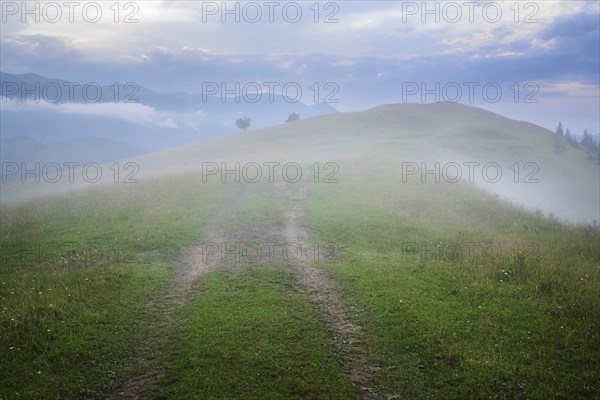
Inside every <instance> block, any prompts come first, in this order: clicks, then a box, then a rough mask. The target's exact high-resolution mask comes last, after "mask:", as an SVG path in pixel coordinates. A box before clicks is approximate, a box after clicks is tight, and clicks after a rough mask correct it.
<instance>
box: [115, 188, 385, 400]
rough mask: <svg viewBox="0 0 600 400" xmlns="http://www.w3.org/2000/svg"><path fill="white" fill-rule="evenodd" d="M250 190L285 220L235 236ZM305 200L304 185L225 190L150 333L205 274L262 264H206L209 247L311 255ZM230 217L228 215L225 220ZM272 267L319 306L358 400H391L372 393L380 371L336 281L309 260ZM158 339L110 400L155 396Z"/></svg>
mask: <svg viewBox="0 0 600 400" xmlns="http://www.w3.org/2000/svg"><path fill="white" fill-rule="evenodd" d="M254 190H265V193H268V194H270V195H272V196H277V197H280V198H281V199H282V200H283V203H284V208H283V211H282V212H283V215H280V216H278V217H279V222H278V223H274V224H264V225H261V226H260V227H257V226H242V227H238V228H237V229H235V230H232V227H231V226H229V224H228V223H227V221H229V222H232V218H231V217H232V215H234V214H232V213H235V212H236V210H237V209H238V208H239V206H240V205H241V204H243V201H244V198H245V197H246V196H247V195H248V193H249V192H252V191H254ZM305 195H306V184H305V183H303V182H298V183H285V182H277V183H271V184H267V185H260V186H259V185H245V184H239V185H233V187H228V188H227V189H226V193H225V196H224V201H225V202H224V203H223V204H221V206H220V207H219V208H218V209H217V210H215V212H214V213H213V214H212V216H211V218H210V222H209V225H208V226H209V228H208V229H207V231H206V232H205V234H204V235H203V236H202V240H201V241H200V242H199V243H198V244H197V245H196V246H193V247H191V248H190V249H188V250H187V251H186V252H185V253H184V254H183V255H182V256H181V257H180V258H179V259H178V260H177V262H176V270H175V273H174V277H173V279H172V282H171V283H170V284H169V285H168V288H167V289H166V290H165V291H164V293H158V294H156V296H155V299H156V300H152V301H150V302H149V304H148V306H147V308H148V309H149V310H154V311H155V312H156V311H158V315H159V316H160V317H159V318H158V319H157V320H156V321H155V322H154V324H153V326H152V329H151V331H152V332H158V333H159V332H163V331H164V330H163V329H164V328H165V327H166V326H167V325H168V324H169V323H170V322H171V321H172V320H173V311H174V310H175V309H176V308H177V307H178V306H180V305H181V304H183V303H185V300H186V298H187V297H188V294H189V293H190V290H191V288H192V284H193V282H194V281H196V280H197V279H200V278H201V277H202V276H203V275H204V274H206V273H208V272H210V271H214V270H216V269H221V268H248V267H251V266H254V265H256V266H260V265H262V264H265V263H264V262H262V261H264V260H261V262H257V263H253V262H245V263H243V262H242V263H236V262H231V261H229V262H224V261H223V260H222V259H221V258H220V257H218V256H217V257H211V258H210V259H207V258H206V257H205V255H204V254H203V253H204V252H205V251H206V247H205V246H204V245H205V244H206V243H207V242H210V243H216V244H222V243H250V242H252V241H259V243H267V242H268V243H279V244H281V245H283V244H285V243H293V244H294V246H297V247H300V248H302V249H309V248H311V246H312V245H313V243H310V241H309V238H310V234H309V229H308V228H307V226H306V223H305V216H306V215H305V210H304V205H303V201H304V198H305ZM228 214H229V215H228ZM273 262H274V265H275V266H279V267H282V268H286V269H289V270H291V271H293V272H294V276H295V277H296V279H297V281H298V282H299V283H300V284H301V286H302V287H303V290H304V292H305V293H306V294H307V295H308V296H309V297H310V298H312V299H313V300H315V302H316V304H317V305H318V308H319V311H320V312H321V313H322V314H323V315H324V317H325V319H326V321H327V324H328V326H329V329H330V331H331V334H332V340H333V341H334V342H335V343H336V344H338V345H339V348H340V349H341V350H340V352H341V356H342V357H343V359H344V362H345V364H346V366H347V374H348V377H349V379H350V381H351V382H352V383H353V384H354V385H355V386H356V388H357V389H358V392H359V394H358V396H357V398H358V399H383V398H386V399H387V398H389V397H387V396H384V395H383V394H380V393H376V392H375V390H374V389H373V388H372V382H373V376H374V375H375V374H376V373H377V371H378V370H379V368H378V367H377V366H376V365H374V364H372V363H371V362H370V360H369V359H368V357H367V354H366V351H365V348H364V346H363V345H362V343H361V331H362V329H361V327H360V326H358V325H357V324H356V323H354V322H352V321H351V320H350V319H349V318H348V317H347V312H346V311H345V308H344V306H343V304H342V302H341V300H340V298H339V290H338V287H337V285H336V283H335V282H334V280H333V279H332V278H331V277H330V276H329V275H328V274H327V272H325V271H324V270H322V269H319V268H315V267H313V266H312V265H311V264H312V259H311V257H310V256H309V257H295V258H294V257H285V258H282V257H275V258H274V261H273ZM161 339H162V338H161V337H160V336H159V334H157V335H154V337H150V338H148V340H147V346H146V348H145V350H144V351H143V354H141V355H140V356H139V358H138V359H136V360H135V364H136V371H138V372H139V373H138V374H137V375H136V376H133V377H131V378H130V379H129V380H128V381H127V382H126V383H125V385H124V386H123V388H122V389H121V390H120V391H119V392H118V393H116V394H114V395H113V396H110V397H109V398H110V399H147V398H151V397H152V395H153V394H156V393H157V392H158V390H159V387H158V383H159V382H160V380H161V379H162V378H163V377H164V376H165V369H164V366H163V365H161V363H160V352H161V349H160V346H161V345H160V343H161Z"/></svg>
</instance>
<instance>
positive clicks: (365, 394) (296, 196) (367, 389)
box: [275, 182, 387, 399]
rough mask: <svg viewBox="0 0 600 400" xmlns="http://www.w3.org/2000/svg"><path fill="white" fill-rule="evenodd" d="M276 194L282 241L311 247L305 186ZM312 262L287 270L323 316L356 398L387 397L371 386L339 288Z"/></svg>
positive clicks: (296, 262) (297, 261) (282, 186)
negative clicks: (280, 200)
mask: <svg viewBox="0 0 600 400" xmlns="http://www.w3.org/2000/svg"><path fill="white" fill-rule="evenodd" d="M275 188H276V193H277V195H279V196H281V197H283V198H284V199H285V202H286V207H285V211H284V212H285V218H284V221H285V222H284V223H283V226H282V232H281V234H282V235H283V238H284V240H285V242H287V243H294V244H296V245H298V246H300V247H301V248H303V249H309V248H314V247H313V246H314V245H315V243H311V242H310V232H309V229H308V228H307V225H306V222H305V219H306V212H305V209H304V205H303V200H304V198H305V197H306V184H305V183H300V182H299V183H296V184H286V183H284V182H278V183H277V184H276V185H275ZM312 259H314V257H312V254H311V255H307V256H305V257H301V258H293V259H292V258H290V260H289V261H288V262H287V265H286V266H287V267H288V268H290V269H292V270H293V271H294V272H295V275H296V277H297V279H298V281H299V282H300V283H301V284H302V286H303V287H304V288H305V291H306V294H307V295H308V296H309V297H311V298H312V299H314V300H315V301H316V302H317V304H318V306H319V309H320V311H321V312H322V313H323V314H324V316H325V317H326V320H327V322H328V325H329V328H330V330H331V331H332V333H333V335H334V336H333V339H334V340H335V341H336V342H338V343H339V344H340V345H341V349H342V356H343V357H344V361H345V362H346V365H347V369H348V375H349V378H350V380H351V382H352V383H353V384H354V385H355V386H356V387H357V388H358V389H359V394H358V396H357V398H358V399H383V398H387V397H385V396H383V395H382V394H378V393H376V391H375V390H374V389H373V388H372V387H371V386H372V381H373V376H374V374H375V373H376V372H377V371H378V369H379V368H378V367H377V366H375V365H373V364H372V363H371V362H370V361H369V359H368V357H367V354H366V351H365V348H364V346H363V345H362V343H361V340H360V338H361V331H362V329H361V327H360V326H359V325H357V324H356V323H354V322H352V321H351V320H350V319H349V318H348V317H347V312H346V310H345V307H344V306H343V304H342V302H341V300H340V297H339V295H338V293H339V289H338V287H337V285H336V283H335V282H334V280H333V279H332V278H331V277H330V276H329V275H328V274H327V272H325V271H324V270H322V269H319V268H315V267H313V266H311V265H310V264H311V261H310V260H312Z"/></svg>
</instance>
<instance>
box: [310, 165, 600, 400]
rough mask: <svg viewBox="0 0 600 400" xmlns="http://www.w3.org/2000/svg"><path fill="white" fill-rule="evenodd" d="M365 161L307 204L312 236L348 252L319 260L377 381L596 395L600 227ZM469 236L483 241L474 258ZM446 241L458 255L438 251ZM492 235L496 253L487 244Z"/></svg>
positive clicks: (471, 394)
mask: <svg viewBox="0 0 600 400" xmlns="http://www.w3.org/2000/svg"><path fill="white" fill-rule="evenodd" d="M361 167H362V168H360V167H359V166H351V165H344V166H341V167H340V170H341V171H344V172H345V174H344V175H343V176H342V177H341V178H340V184H338V185H337V186H334V187H324V186H314V187H312V188H311V191H310V196H309V199H308V207H309V211H310V213H309V214H310V217H311V218H310V219H311V222H312V224H313V226H314V228H315V234H316V235H317V239H320V240H326V241H335V242H336V243H337V244H338V245H339V246H340V247H341V248H342V249H343V260H342V262H340V263H330V264H323V267H324V268H326V269H327V270H328V271H329V272H331V273H332V274H333V276H334V277H335V278H336V279H338V280H339V281H340V282H341V283H342V286H343V288H344V298H345V300H346V302H347V304H348V306H349V307H350V306H353V307H355V308H357V309H358V310H359V312H357V314H356V318H357V319H358V320H359V321H360V322H361V323H362V325H363V326H364V327H365V332H366V337H367V344H368V345H369V347H370V348H372V349H374V354H375V355H376V358H377V361H378V363H379V364H380V365H381V366H382V369H381V373H380V374H379V376H378V384H379V386H380V387H381V388H384V389H386V390H388V391H391V392H393V393H396V394H398V395H400V396H401V397H403V398H404V397H405V398H411V399H428V398H431V399H439V398H444V399H454V398H456V399H459V398H494V399H504V398H506V399H509V398H510V399H513V398H518V399H519V398H523V399H524V398H527V399H568V398H578V399H579V398H581V399H583V398H590V399H591V398H598V396H600V384H599V383H598V378H599V377H600V376H599V375H600V374H599V373H598V371H599V370H600V345H599V341H598V336H599V335H600V296H598V293H600V246H598V243H599V241H600V236H599V233H598V231H597V230H594V229H590V228H588V227H569V226H564V225H561V224H560V223H558V222H557V221H554V220H551V219H548V218H540V217H539V216H536V215H535V214H534V213H528V212H525V211H523V210H519V209H515V208H511V207H509V206H508V205H505V204H499V203H498V202H497V201H496V200H495V199H494V198H493V197H491V196H489V195H487V194H484V193H481V192H479V191H476V190H471V189H470V188H466V187H463V185H452V184H444V185H442V184H439V185H435V184H419V183H415V184H397V180H396V178H397V177H395V176H394V173H393V172H392V171H394V168H377V167H375V168H373V166H366V165H362V166H361ZM358 187H360V188H361V190H357V188H358ZM469 242H478V243H480V245H478V246H475V247H474V250H475V251H474V252H473V256H472V257H469V256H468V255H467V253H466V249H467V243H469ZM407 243H410V244H411V245H412V246H413V250H414V249H415V247H414V246H415V245H416V246H421V247H417V251H416V252H415V251H412V252H405V251H403V245H406V244H407ZM448 243H454V244H457V243H458V244H459V245H461V247H462V250H463V252H462V254H456V252H439V251H437V250H436V249H437V246H443V245H445V244H448ZM485 243H487V244H488V245H489V243H494V245H495V246H497V248H500V249H501V250H502V251H501V252H500V253H498V254H496V255H494V256H492V255H486V254H485V253H484V252H483V248H484V244H485ZM422 246H427V247H425V249H426V250H427V252H423V251H422V249H423V247H422ZM517 246H520V247H517ZM404 248H405V249H406V247H404ZM588 332H589V334H588ZM589 335H591V336H592V337H590V336H589ZM494 378H495V381H494ZM503 384H505V385H506V387H504V386H503ZM518 384H520V385H523V387H524V389H520V388H519V387H518V386H517V385H518Z"/></svg>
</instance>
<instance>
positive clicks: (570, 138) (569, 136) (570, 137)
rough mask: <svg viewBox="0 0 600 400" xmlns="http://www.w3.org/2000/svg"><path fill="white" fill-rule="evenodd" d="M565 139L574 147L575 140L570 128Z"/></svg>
mask: <svg viewBox="0 0 600 400" xmlns="http://www.w3.org/2000/svg"><path fill="white" fill-rule="evenodd" d="M565 139H566V140H567V143H569V144H570V145H573V141H575V139H573V136H571V131H570V130H569V128H567V131H566V132H565Z"/></svg>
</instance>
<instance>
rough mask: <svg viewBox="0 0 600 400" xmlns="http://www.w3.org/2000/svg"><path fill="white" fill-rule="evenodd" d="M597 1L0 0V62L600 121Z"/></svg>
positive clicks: (597, 125)
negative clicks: (457, 104) (446, 103)
mask: <svg viewBox="0 0 600 400" xmlns="http://www.w3.org/2000/svg"><path fill="white" fill-rule="evenodd" d="M599 4H600V2H597V1H580V2H579V1H556V2H555V1H537V2H531V1H519V2H516V1H499V2H490V1H471V2H469V1H456V2H452V1H449V2H448V1H443V2H436V1H429V2H426V3H424V2H421V1H417V2H412V1H380V2H377V1H336V2H332V1H330V2H327V1H323V2H315V1H297V2H286V1H281V2H280V1H257V2H252V1H250V2H231V1H229V2H222V1H218V2H200V1H195V2H189V1H169V2H165V1H137V2H133V1H129V2H127V1H123V2H118V3H116V2H113V1H110V2H85V1H78V2H71V3H69V2H63V1H56V2H26V3H23V2H21V1H2V2H1V4H0V10H1V12H2V15H1V18H2V20H1V38H0V45H1V48H0V56H1V58H0V70H2V71H3V72H9V73H30V72H32V73H37V74H39V75H42V76H46V77H50V78H62V79H66V80H69V81H74V82H82V83H85V82H98V83H100V84H108V85H110V84H111V83H113V82H118V83H126V82H135V83H137V84H139V85H141V86H145V87H147V88H150V89H152V90H156V91H160V92H192V93H200V92H202V91H203V89H207V88H208V87H209V86H207V85H210V84H211V83H216V84H217V86H216V87H217V88H218V92H217V93H215V94H216V95H223V94H224V93H225V92H227V93H237V94H241V95H244V94H245V93H246V92H244V87H245V88H247V89H248V90H249V92H248V93H250V92H253V91H254V90H256V89H258V90H261V91H262V93H263V94H264V93H269V92H273V93H275V94H287V95H288V96H291V97H296V96H297V95H298V96H299V95H300V93H297V88H298V87H299V88H300V89H301V95H302V97H301V101H302V102H304V103H307V104H311V103H314V102H323V101H327V102H330V103H331V105H333V106H334V107H335V108H336V109H338V110H339V111H359V110H364V109H367V108H370V107H374V106H377V105H381V104H387V103H401V102H413V103H414V102H417V103H423V102H425V103H429V102H433V101H444V100H446V101H459V102H461V103H463V104H470V105H475V106H479V107H483V108H486V109H488V110H490V111H494V112H498V113H500V114H503V115H506V116H508V117H511V118H515V119H518V120H526V121H529V122H533V123H536V124H539V125H541V126H544V127H546V128H549V129H554V128H555V127H556V125H557V124H558V122H559V121H561V122H562V123H563V125H564V126H566V127H569V128H570V130H571V132H572V133H576V134H581V133H583V130H584V129H588V130H589V131H590V133H599V132H600V72H599V71H600V6H599ZM236 82H237V83H239V89H238V87H236ZM223 85H224V87H223ZM211 87H212V88H214V87H215V86H214V85H213V86H211ZM284 87H285V88H287V89H286V90H288V91H287V92H286V93H283V88H284ZM221 89H225V91H222V90H221ZM289 90H291V91H289Z"/></svg>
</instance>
